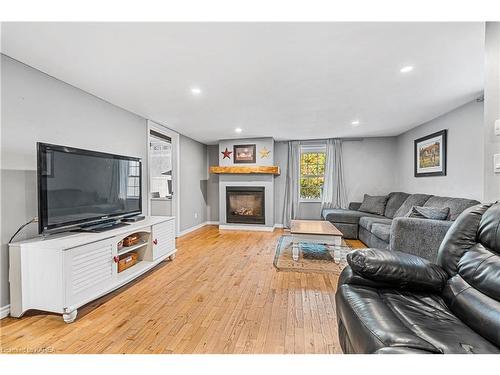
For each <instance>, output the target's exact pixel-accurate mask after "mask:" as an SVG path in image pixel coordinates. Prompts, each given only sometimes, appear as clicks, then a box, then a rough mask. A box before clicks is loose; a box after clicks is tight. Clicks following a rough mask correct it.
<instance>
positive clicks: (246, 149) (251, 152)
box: [233, 144, 256, 164]
mask: <svg viewBox="0 0 500 375" xmlns="http://www.w3.org/2000/svg"><path fill="white" fill-rule="evenodd" d="M255 148H256V147H255V144H252V145H234V147H233V162H234V163H235V164H238V163H255V160H256V155H255V153H256V152H255V151H256V150H255Z"/></svg>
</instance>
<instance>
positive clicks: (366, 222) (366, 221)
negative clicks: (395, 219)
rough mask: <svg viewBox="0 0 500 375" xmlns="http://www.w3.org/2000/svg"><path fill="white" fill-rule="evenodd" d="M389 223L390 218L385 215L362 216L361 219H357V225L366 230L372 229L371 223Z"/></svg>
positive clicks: (390, 221)
mask: <svg viewBox="0 0 500 375" xmlns="http://www.w3.org/2000/svg"><path fill="white" fill-rule="evenodd" d="M376 223H379V224H389V225H390V224H391V223H392V219H388V218H385V217H381V216H379V217H373V216H363V217H362V218H361V219H359V226H360V227H363V228H365V229H366V230H367V231H371V230H372V225H373V224H376Z"/></svg>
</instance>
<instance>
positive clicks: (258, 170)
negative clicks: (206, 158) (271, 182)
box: [210, 166, 280, 175]
mask: <svg viewBox="0 0 500 375" xmlns="http://www.w3.org/2000/svg"><path fill="white" fill-rule="evenodd" d="M210 173H216V174H274V175H279V174H280V167H278V166H270V167H264V166H241V167H240V166H233V167H219V166H212V167H210Z"/></svg>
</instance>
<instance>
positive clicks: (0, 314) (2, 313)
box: [0, 305, 10, 319]
mask: <svg viewBox="0 0 500 375" xmlns="http://www.w3.org/2000/svg"><path fill="white" fill-rule="evenodd" d="M9 314H10V305H6V306H2V307H0V319H3V318H6V317H8V316H9Z"/></svg>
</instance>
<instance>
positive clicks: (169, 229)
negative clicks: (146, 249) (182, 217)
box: [152, 220, 175, 260]
mask: <svg viewBox="0 0 500 375" xmlns="http://www.w3.org/2000/svg"><path fill="white" fill-rule="evenodd" d="M152 242H153V260H155V259H158V258H159V257H161V256H163V255H167V254H169V253H171V252H172V251H174V250H175V230H174V221H173V220H169V221H164V222H163V223H159V224H155V225H153V232H152Z"/></svg>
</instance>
